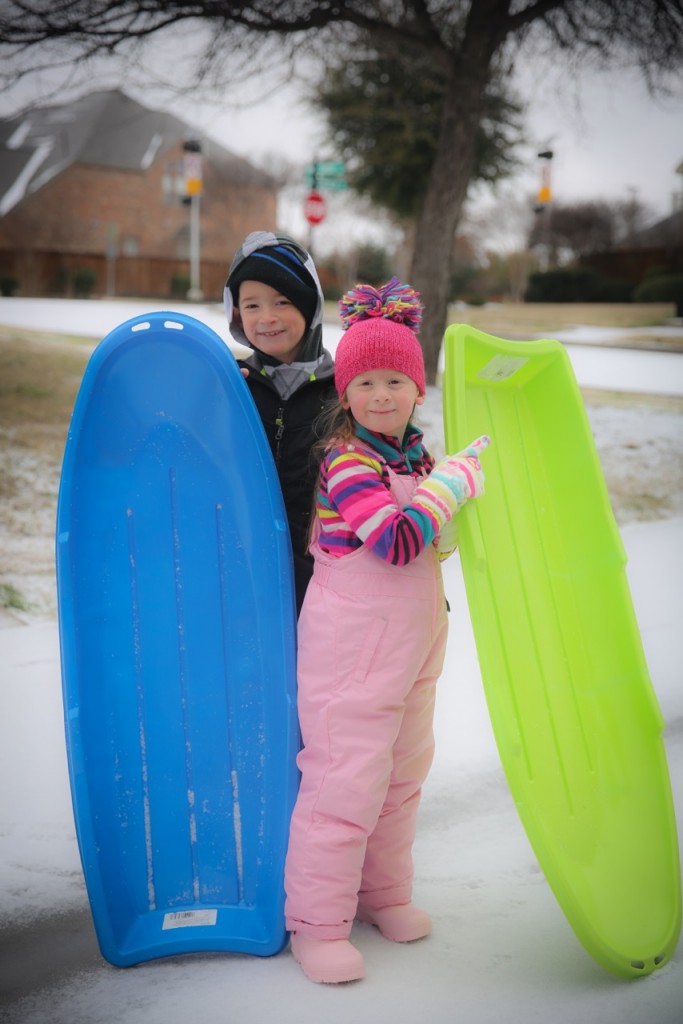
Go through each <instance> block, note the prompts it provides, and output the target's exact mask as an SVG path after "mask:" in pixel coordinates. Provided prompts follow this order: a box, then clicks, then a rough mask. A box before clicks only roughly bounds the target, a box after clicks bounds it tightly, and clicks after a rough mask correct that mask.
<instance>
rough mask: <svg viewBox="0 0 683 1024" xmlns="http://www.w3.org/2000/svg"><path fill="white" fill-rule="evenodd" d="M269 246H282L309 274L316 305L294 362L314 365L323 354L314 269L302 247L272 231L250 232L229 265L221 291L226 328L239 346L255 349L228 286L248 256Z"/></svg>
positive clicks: (320, 299)
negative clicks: (228, 328) (226, 321)
mask: <svg viewBox="0 0 683 1024" xmlns="http://www.w3.org/2000/svg"><path fill="white" fill-rule="evenodd" d="M269 246H284V247H285V248H287V249H290V250H291V252H292V253H293V254H294V255H295V256H296V257H297V259H299V260H300V261H301V263H302V264H303V265H304V267H305V268H306V270H307V271H308V273H309V274H310V275H311V278H312V279H313V282H314V284H315V287H316V291H317V293H318V301H317V303H316V308H315V312H314V314H313V318H312V320H311V322H310V324H309V326H308V329H307V331H306V333H305V335H304V337H303V341H302V344H301V348H300V350H299V352H298V353H297V362H302V363H305V362H313V361H314V360H317V359H319V358H320V357H321V355H322V354H323V327H322V325H323V302H324V296H323V290H322V288H321V286H320V281H319V279H318V272H317V270H316V269H315V264H314V262H313V258H312V256H311V255H310V253H308V252H307V251H306V250H305V249H304V248H303V246H301V245H299V244H298V242H295V241H294V239H293V238H290V237H289V235H278V234H275V233H274V232H272V231H252V233H251V234H250V235H247V237H246V238H245V240H244V241H243V242H242V245H241V246H240V247H239V249H238V250H237V252H236V253H235V256H234V259H233V261H232V263H231V264H230V270H229V272H228V279H227V281H226V282H225V287H224V289H223V305H224V307H225V314H226V316H227V318H228V324H229V325H230V334H231V335H232V337H233V338H234V339H235V341H237V342H239V344H240V345H244V346H245V347H246V348H251V349H254V351H258V349H255V348H254V346H253V345H252V344H251V342H250V341H249V340H248V338H247V336H246V335H245V333H244V331H243V330H242V325H241V323H240V322H239V319H238V318H236V317H235V304H234V302H233V298H232V291H231V289H230V282H231V280H232V279H233V278H234V276H235V274H236V272H237V271H238V270H239V268H240V267H241V265H242V264H243V263H244V261H245V260H246V259H247V257H249V256H251V254H252V253H253V252H256V250H257V249H267V248H268V247H269Z"/></svg>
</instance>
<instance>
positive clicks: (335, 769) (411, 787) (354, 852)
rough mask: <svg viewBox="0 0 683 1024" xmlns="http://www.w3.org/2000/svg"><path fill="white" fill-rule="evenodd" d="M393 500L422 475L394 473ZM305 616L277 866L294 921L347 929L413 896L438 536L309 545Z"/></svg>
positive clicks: (429, 714)
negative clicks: (395, 554) (418, 545)
mask: <svg viewBox="0 0 683 1024" xmlns="http://www.w3.org/2000/svg"><path fill="white" fill-rule="evenodd" d="M391 481H392V482H391V487H392V493H393V495H394V498H395V499H396V502H397V504H398V505H399V506H400V507H403V506H404V505H406V504H407V503H408V502H409V501H410V498H411V496H412V493H413V491H414V489H415V486H416V481H415V479H414V478H412V477H402V476H397V475H396V474H394V473H392V474H391ZM311 550H312V553H313V555H314V558H315V568H314V573H313V578H312V580H311V582H310V583H309V586H308V590H307V593H306V599H305V601H304V605H303V608H302V611H301V617H300V619H299V648H298V708H299V721H300V725H301V733H302V739H303V749H302V751H301V753H300V754H299V757H298V759H297V763H298V765H299V768H300V770H301V785H300V789H299V795H298V798H297V802H296V806H295V808H294V813H293V815H292V822H291V828H290V839H289V849H288V853H287V861H286V866H285V889H286V894H287V899H286V903H285V914H286V919H287V928H288V930H289V931H297V932H303V933H306V934H309V935H311V936H313V937H316V938H319V939H340V938H347V937H348V935H349V933H350V931H351V926H352V924H353V920H354V917H355V915H356V908H357V905H358V900H359V898H360V900H362V902H363V904H364V905H365V906H368V907H372V908H375V909H376V908H380V907H388V906H395V905H397V904H402V903H409V902H410V900H411V895H412V882H413V861H412V846H413V841H414V838H415V828H416V818H417V810H418V804H419V801H420V794H421V788H422V783H423V782H424V780H425V778H426V776H427V773H428V771H429V768H430V766H431V763H432V757H433V753H434V738H433V731H432V723H433V717H434V699H435V693H436V681H437V679H438V677H439V675H440V674H441V670H442V667H443V660H444V654H445V648H446V637H447V632H448V622H447V614H446V600H445V597H444V593H443V583H442V578H441V567H440V564H439V560H438V557H437V554H436V552H435V550H434V548H433V546H431V545H430V546H429V548H428V549H427V550H426V551H424V552H423V553H422V554H421V555H420V557H419V558H417V559H415V560H414V561H413V562H411V563H409V564H408V565H407V566H402V567H397V566H392V565H388V564H387V563H386V562H384V561H382V559H380V558H378V556H377V555H375V554H374V553H373V552H372V551H371V550H369V549H367V548H365V546H363V547H360V548H358V549H357V550H356V551H354V552H353V553H352V554H349V555H344V556H342V557H341V558H333V557H330V556H328V555H327V554H325V553H324V552H323V551H321V549H320V547H319V546H318V544H317V543H315V542H314V543H313V545H312V548H311Z"/></svg>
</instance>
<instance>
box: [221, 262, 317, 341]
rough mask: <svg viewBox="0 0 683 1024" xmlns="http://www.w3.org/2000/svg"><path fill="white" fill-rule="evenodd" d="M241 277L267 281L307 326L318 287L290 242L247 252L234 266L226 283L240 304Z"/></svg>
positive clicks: (233, 299) (262, 281) (249, 279)
mask: <svg viewBox="0 0 683 1024" xmlns="http://www.w3.org/2000/svg"><path fill="white" fill-rule="evenodd" d="M243 281H261V283H262V284H267V285H270V287H271V288H274V289H275V291H276V292H279V293H280V295H284V296H286V298H288V299H289V300H290V302H293V303H294V305H295V306H296V308H297V309H298V310H299V312H300V313H301V315H302V316H303V318H304V320H305V321H306V324H307V326H310V324H311V321H312V320H313V317H314V315H315V311H316V307H317V305H318V289H317V287H316V284H315V281H314V280H313V278H312V277H311V275H310V274H309V272H308V270H307V269H306V267H305V266H304V264H303V262H302V261H301V259H300V258H299V256H298V255H297V253H296V252H295V251H294V247H293V246H289V245H287V244H280V245H271V244H269V245H267V246H264V247H263V248H261V249H256V250H254V251H253V252H251V253H249V255H248V256H246V258H245V259H243V260H242V262H241V263H240V264H239V265H238V266H237V267H235V268H234V269H233V271H232V273H231V274H230V276H229V277H228V281H227V286H228V288H229V289H230V291H231V293H232V301H233V304H234V306H235V307H238V306H239V293H240V285H241V283H242V282H243Z"/></svg>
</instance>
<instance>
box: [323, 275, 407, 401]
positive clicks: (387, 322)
mask: <svg viewBox="0 0 683 1024" xmlns="http://www.w3.org/2000/svg"><path fill="white" fill-rule="evenodd" d="M339 309H340V312H341V319H342V324H343V326H344V328H345V330H346V333H345V334H344V336H343V337H342V339H341V341H340V342H339V345H338V346H337V352H336V355H335V359H334V382H335V384H336V387H337V393H338V395H339V397H340V398H342V397H343V395H344V392H345V391H346V389H347V387H348V385H349V383H350V381H352V380H353V378H354V377H357V376H358V374H359V373H365V372H366V371H368V370H397V371H398V372H400V373H405V374H406V376H408V377H410V378H411V380H414V381H415V383H416V384H417V386H418V389H419V391H420V394H421V395H424V394H425V391H426V387H425V368H424V359H423V356H422V347H421V345H420V343H419V341H418V340H417V337H416V335H417V332H418V330H419V328H420V321H421V319H422V303H421V302H420V296H419V295H418V293H417V292H416V291H414V290H413V289H412V288H410V287H409V285H405V284H401V282H400V281H399V280H398V278H396V277H392V279H391V281H389V282H388V283H387V284H385V285H383V286H382V287H381V288H373V287H372V286H371V285H356V287H355V288H352V289H351V291H350V292H347V293H346V295H345V296H344V297H343V298H342V299H341V300H340V302H339Z"/></svg>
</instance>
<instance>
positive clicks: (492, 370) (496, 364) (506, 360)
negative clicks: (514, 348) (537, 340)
mask: <svg viewBox="0 0 683 1024" xmlns="http://www.w3.org/2000/svg"><path fill="white" fill-rule="evenodd" d="M528 361H529V360H528V359H527V357H526V356H506V355H496V356H494V357H493V359H491V361H490V362H488V363H487V364H486V366H483V367H482V368H481V370H480V371H479V373H478V374H477V377H480V378H481V379H482V380H490V381H503V380H508V378H509V377H512V376H514V374H516V373H517V371H518V370H521V368H522V367H523V366H524V364H525V363H527V362H528Z"/></svg>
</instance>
